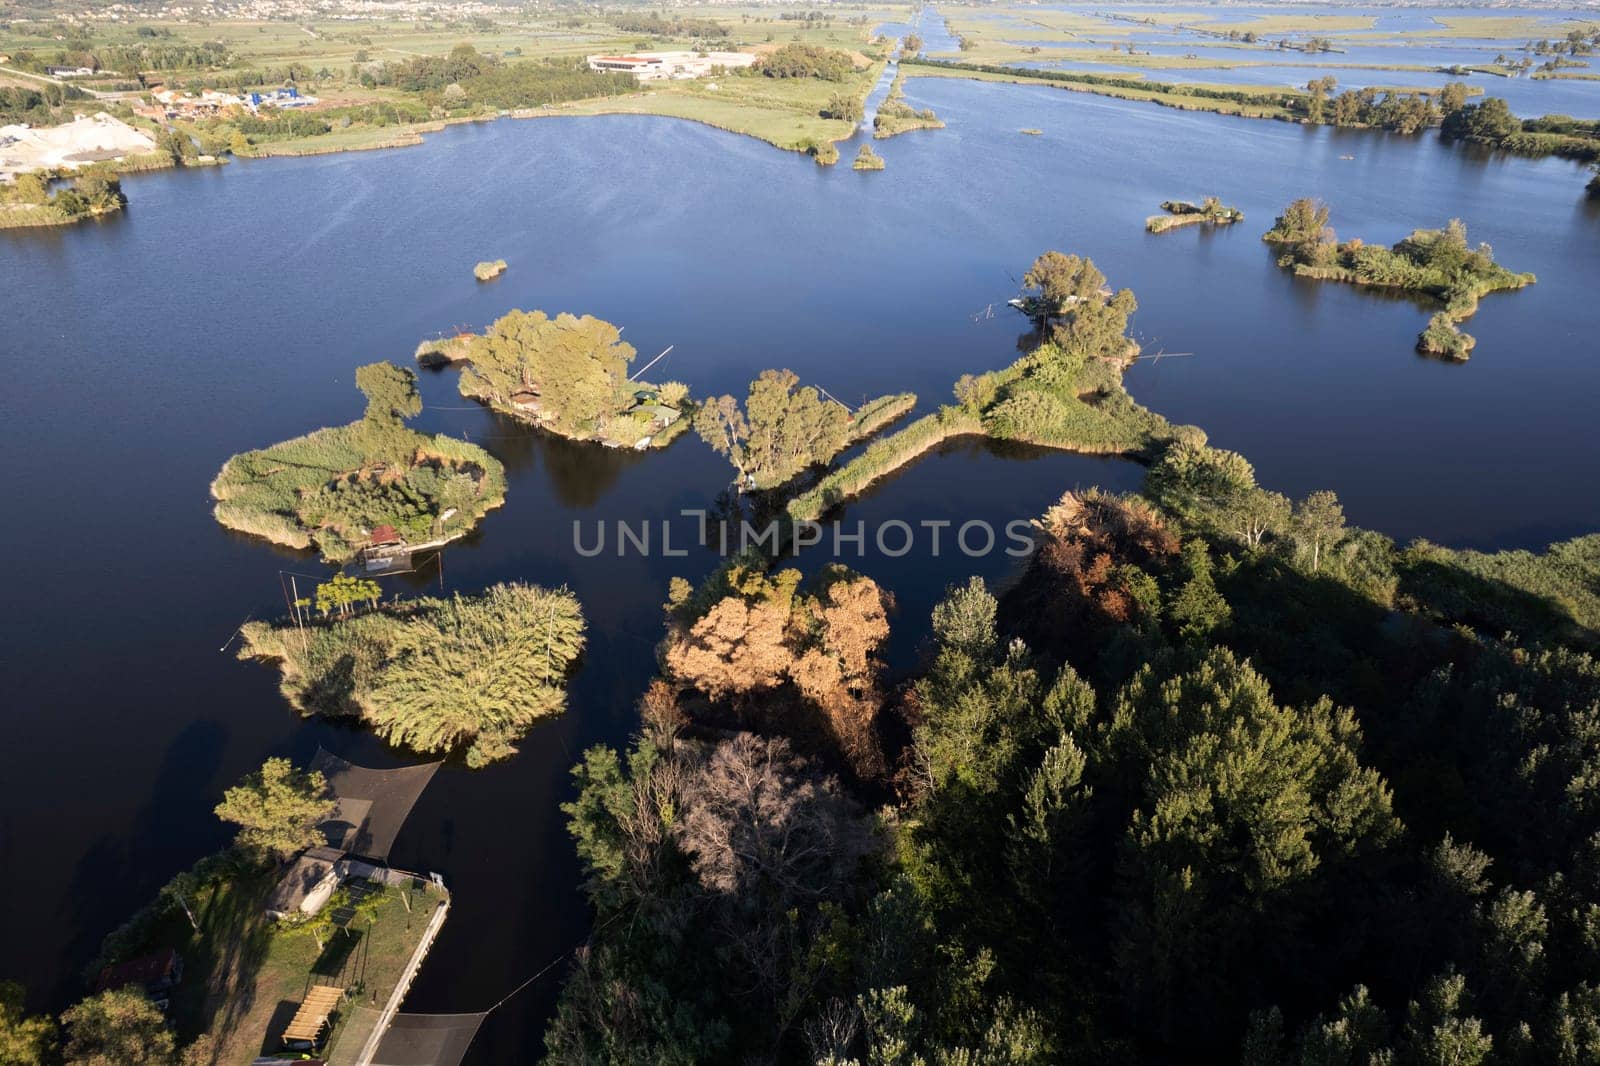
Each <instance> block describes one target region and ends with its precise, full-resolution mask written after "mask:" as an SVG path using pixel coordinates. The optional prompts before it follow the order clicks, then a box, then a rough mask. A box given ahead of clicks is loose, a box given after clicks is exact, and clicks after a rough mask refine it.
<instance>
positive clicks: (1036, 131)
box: [1017, 126, 1044, 137]
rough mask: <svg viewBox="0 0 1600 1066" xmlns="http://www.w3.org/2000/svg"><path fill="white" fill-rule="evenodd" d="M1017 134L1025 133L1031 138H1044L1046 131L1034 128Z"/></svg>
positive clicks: (1019, 131)
mask: <svg viewBox="0 0 1600 1066" xmlns="http://www.w3.org/2000/svg"><path fill="white" fill-rule="evenodd" d="M1017 132H1018V133H1025V134H1027V135H1028V136H1029V137H1042V136H1044V130H1041V129H1035V128H1034V127H1032V126H1030V127H1028V128H1027V129H1024V130H1018V131H1017Z"/></svg>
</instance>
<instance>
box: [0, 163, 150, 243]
mask: <svg viewBox="0 0 1600 1066" xmlns="http://www.w3.org/2000/svg"><path fill="white" fill-rule="evenodd" d="M51 178H52V175H50V174H43V173H38V172H30V173H27V174H20V175H18V176H17V179H16V180H15V181H13V182H9V183H0V229H25V228H28V227H32V226H70V225H72V224H73V223H74V222H83V221H85V220H87V219H91V218H100V217H103V216H105V215H109V214H113V213H114V212H117V211H121V210H122V208H123V207H124V206H125V205H126V204H127V202H128V198H127V197H126V196H124V195H123V193H122V183H121V182H120V181H119V180H118V179H117V175H116V173H115V172H114V171H112V170H111V169H109V168H107V167H89V168H86V169H84V170H80V171H77V172H76V173H75V174H74V175H73V176H72V179H71V183H70V184H68V185H66V186H64V187H62V188H59V189H55V190H53V191H52V189H51V188H50V181H51Z"/></svg>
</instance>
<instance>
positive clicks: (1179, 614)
mask: <svg viewBox="0 0 1600 1066" xmlns="http://www.w3.org/2000/svg"><path fill="white" fill-rule="evenodd" d="M1183 568H1184V579H1183V584H1182V585H1181V586H1180V587H1179V588H1178V590H1177V591H1176V592H1175V593H1173V594H1172V596H1171V597H1170V599H1169V602H1168V604H1167V617H1168V618H1169V619H1171V620H1172V621H1173V623H1174V624H1176V625H1177V627H1178V636H1179V637H1181V638H1183V639H1184V640H1189V641H1202V640H1204V639H1205V638H1206V637H1207V636H1209V635H1210V634H1211V633H1212V631H1213V630H1216V629H1220V628H1222V627H1223V626H1226V625H1227V624H1228V621H1229V619H1230V618H1231V617H1232V615H1233V612H1232V610H1231V609H1230V608H1229V607H1228V601H1227V600H1225V599H1223V598H1222V593H1220V592H1218V591H1217V585H1216V582H1215V581H1213V580H1212V577H1211V553H1210V552H1209V551H1208V550H1207V549H1206V546H1205V543H1204V542H1203V541H1200V540H1190V541H1188V542H1186V543H1185V544H1184V545H1183Z"/></svg>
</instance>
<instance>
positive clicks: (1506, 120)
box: [1439, 96, 1522, 144]
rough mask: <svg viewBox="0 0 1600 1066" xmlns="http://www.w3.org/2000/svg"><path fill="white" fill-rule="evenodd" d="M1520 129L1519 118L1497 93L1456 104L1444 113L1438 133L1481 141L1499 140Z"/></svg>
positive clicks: (1460, 138)
mask: <svg viewBox="0 0 1600 1066" xmlns="http://www.w3.org/2000/svg"><path fill="white" fill-rule="evenodd" d="M1521 132H1522V120H1521V119H1519V118H1518V117H1517V116H1516V115H1514V114H1512V113H1511V108H1510V106H1509V105H1508V104H1507V103H1506V102H1505V101H1504V100H1502V99H1500V98H1499V97H1498V96H1491V97H1489V98H1488V99H1487V100H1484V101H1482V102H1481V103H1476V104H1467V105H1466V106H1464V107H1460V108H1457V109H1456V110H1455V111H1454V112H1452V113H1450V114H1448V115H1446V116H1445V120H1444V124H1443V125H1441V126H1440V127H1439V133H1440V134H1441V135H1442V136H1444V137H1446V138H1449V139H1452V140H1464V141H1478V142H1480V143H1483V144H1499V143H1500V142H1501V141H1503V140H1505V139H1506V138H1507V137H1509V136H1511V135H1512V134H1514V133H1521Z"/></svg>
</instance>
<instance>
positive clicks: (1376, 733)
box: [547, 201, 1600, 1066]
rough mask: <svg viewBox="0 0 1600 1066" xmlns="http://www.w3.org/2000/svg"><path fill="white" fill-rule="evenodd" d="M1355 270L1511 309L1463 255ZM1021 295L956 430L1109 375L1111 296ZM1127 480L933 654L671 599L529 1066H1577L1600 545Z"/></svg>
mask: <svg viewBox="0 0 1600 1066" xmlns="http://www.w3.org/2000/svg"><path fill="white" fill-rule="evenodd" d="M1327 226H1328V215H1327V213H1326V210H1325V208H1324V207H1323V206H1322V205H1319V204H1316V203H1314V202H1312V201H1303V202H1298V203H1296V204H1294V205H1291V207H1290V208H1289V209H1288V210H1286V211H1285V213H1284V215H1283V216H1282V217H1281V218H1280V219H1279V221H1278V225H1277V226H1276V227H1275V230H1276V231H1277V233H1278V234H1279V235H1280V236H1281V237H1282V239H1284V240H1285V241H1286V242H1288V243H1289V244H1290V245H1291V247H1292V246H1293V245H1295V244H1298V243H1299V242H1320V241H1322V240H1324V239H1325V238H1326V239H1328V240H1331V239H1332V238H1331V235H1330V234H1329V233H1328V232H1327ZM1378 250H1379V251H1381V252H1382V253H1383V254H1384V256H1392V257H1394V258H1395V259H1396V260H1398V261H1400V262H1401V263H1403V264H1404V265H1405V268H1406V269H1407V270H1409V271H1412V272H1414V273H1415V275H1416V277H1418V278H1422V279H1424V280H1425V281H1426V282H1427V284H1428V285H1430V286H1433V285H1435V284H1436V283H1438V282H1440V280H1441V279H1444V280H1455V281H1460V280H1461V279H1470V278H1473V277H1477V276H1479V275H1482V274H1484V273H1485V272H1488V273H1492V272H1493V271H1494V270H1497V269H1500V268H1498V267H1494V266H1493V262H1492V259H1491V258H1490V257H1489V253H1488V251H1487V249H1474V248H1473V247H1472V246H1471V245H1470V244H1469V243H1468V242H1467V240H1466V234H1465V230H1464V227H1461V226H1459V225H1451V226H1448V227H1446V228H1444V229H1443V230H1438V231H1419V232H1418V233H1416V234H1413V235H1412V236H1411V237H1409V238H1407V239H1406V240H1404V241H1402V242H1400V244H1398V245H1397V246H1396V247H1395V248H1392V249H1378ZM1356 251H1359V249H1356ZM1025 284H1026V285H1027V286H1029V287H1030V289H1031V290H1032V295H1031V297H1030V298H1031V299H1032V300H1033V301H1034V302H1033V303H1032V304H1031V305H1028V306H1029V309H1030V310H1031V311H1032V312H1034V313H1035V314H1036V315H1037V316H1038V319H1039V321H1040V323H1041V325H1044V326H1047V327H1049V329H1050V332H1049V333H1047V334H1045V335H1044V336H1042V337H1039V338H1037V339H1036V340H1037V343H1038V344H1039V346H1038V347H1037V348H1036V349H1035V350H1034V351H1033V352H1031V353H1030V354H1029V355H1027V356H1025V357H1024V359H1023V360H1022V361H1020V365H1021V366H1022V367H1023V370H1022V371H1021V372H1020V376H1018V372H1017V371H1016V370H1015V369H1012V370H1008V371H1005V372H997V373H998V374H1000V375H1001V380H1002V381H1004V382H1005V384H1000V385H997V384H995V383H993V382H986V381H985V380H984V379H981V378H972V379H968V380H965V381H964V382H963V384H962V385H961V387H959V388H958V398H959V399H961V403H962V406H961V407H959V408H956V409H952V410H954V411H955V412H956V413H955V414H952V415H950V416H949V417H951V418H953V419H959V418H961V417H963V415H962V414H961V412H963V411H965V412H967V415H966V416H965V417H971V416H972V415H976V416H978V421H977V422H976V423H975V424H976V425H978V426H982V425H983V424H984V421H985V420H986V419H987V418H989V417H990V416H989V415H988V414H985V412H990V411H994V410H996V406H995V405H996V402H997V398H998V396H1001V395H1004V394H1005V392H1004V391H1003V390H1007V389H1015V388H1017V386H1018V384H1020V383H1024V382H1027V381H1029V380H1030V379H1031V378H1032V377H1033V376H1043V377H1045V378H1047V379H1048V378H1053V377H1056V376H1058V375H1059V374H1060V371H1058V370H1055V369H1053V368H1055V367H1057V366H1060V365H1061V364H1062V363H1063V362H1067V363H1071V364H1077V365H1084V364H1085V363H1087V364H1089V365H1099V366H1103V367H1107V368H1112V369H1113V370H1114V368H1115V367H1117V366H1119V365H1121V364H1120V360H1121V358H1122V345H1123V344H1124V343H1126V341H1125V338H1124V337H1122V335H1121V334H1118V333H1115V332H1112V331H1110V330H1104V329H1101V328H1099V325H1098V320H1099V319H1100V318H1101V317H1102V316H1103V315H1107V314H1110V315H1113V316H1114V315H1116V310H1115V308H1114V306H1113V305H1114V303H1115V295H1114V294H1113V293H1111V292H1110V290H1109V288H1108V287H1107V286H1106V284H1105V279H1104V277H1103V275H1101V274H1100V272H1099V271H1098V270H1096V269H1094V268H1093V264H1092V263H1089V262H1087V261H1086V260H1082V259H1080V258H1077V257H1070V256H1066V255H1052V256H1046V257H1041V259H1040V261H1039V262H1038V263H1036V264H1035V268H1034V269H1033V270H1032V271H1030V272H1029V277H1028V278H1027V279H1025ZM1130 299H1131V296H1130ZM1079 307H1085V308H1092V309H1094V310H1091V312H1090V314H1089V316H1088V318H1089V322H1088V323H1085V324H1084V325H1083V326H1082V327H1075V326H1074V325H1073V320H1072V318H1071V317H1070V316H1071V314H1072V312H1073V311H1074V310H1075V309H1077V308H1079ZM1063 325H1065V326H1066V328H1065V329H1064V330H1063V329H1062V328H1061V327H1062V326H1063ZM1073 345H1077V347H1076V349H1074V348H1073V347H1072V346H1073ZM987 377H992V375H990V376H987ZM1026 391H1027V390H1023V392H1021V393H1017V394H1016V395H1025V394H1026ZM939 417H940V418H943V417H944V415H943V414H941V415H940V416H939ZM920 425H921V424H920V423H919V424H917V425H916V426H913V427H909V428H908V429H907V430H906V431H905V432H906V434H908V435H918V434H921V433H922V432H923V431H922V430H921V429H920V428H919V427H920ZM893 442H894V438H890V439H889V440H888V441H885V442H883V444H884V445H890V444H892V443H893ZM875 447H876V446H875ZM1145 447H1146V449H1147V450H1146V452H1145V454H1146V456H1147V457H1148V460H1149V462H1150V463H1151V466H1150V469H1149V473H1148V476H1147V478H1146V482H1145V485H1144V488H1143V490H1142V492H1140V493H1139V494H1136V495H1114V494H1109V493H1104V492H1100V491H1098V490H1083V491H1073V492H1068V493H1066V494H1065V495H1063V496H1062V497H1061V499H1060V500H1059V501H1058V502H1057V504H1055V505H1054V506H1053V507H1051V508H1050V509H1049V510H1048V511H1047V512H1046V513H1045V514H1043V515H1041V516H1040V517H1039V519H1038V521H1037V522H1036V524H1035V543H1036V548H1035V551H1034V552H1033V554H1032V555H1031V556H1030V558H1029V560H1028V563H1027V565H1026V568H1025V570H1024V571H1023V572H1022V573H1021V574H1020V575H1019V576H1018V577H1017V578H1016V579H1015V580H1014V581H1013V582H1009V583H1008V584H1007V586H1006V588H1005V590H1004V592H1003V593H1001V594H998V595H997V594H996V593H994V592H991V591H990V589H989V588H987V587H986V586H985V584H984V583H983V582H982V581H980V580H978V579H973V580H972V581H970V582H967V583H964V584H961V585H958V586H955V587H952V588H951V589H950V590H948V592H947V594H946V596H945V598H944V600H943V601H942V602H941V603H940V604H939V605H938V606H937V607H936V608H935V610H934V612H933V614H932V617H931V619H924V618H904V617H896V616H895V615H894V614H893V613H892V611H890V610H888V609H887V608H888V605H889V604H890V603H891V595H892V590H890V589H887V588H882V587H880V586H878V585H876V583H874V582H872V581H870V580H869V579H867V578H864V577H861V576H858V575H853V574H850V573H849V572H847V571H841V570H836V569H831V570H828V571H826V572H825V573H824V574H823V575H821V576H820V577H819V578H818V579H817V580H815V581H814V582H813V583H811V584H806V583H804V582H803V581H802V580H801V578H800V575H799V574H798V573H795V572H793V571H785V570H774V569H772V568H771V566H770V565H769V564H768V563H767V562H766V561H764V560H762V559H760V558H753V557H752V558H744V559H741V560H738V561H736V562H734V563H732V564H730V565H729V566H727V567H725V568H723V569H722V570H719V571H718V572H717V573H716V574H714V575H712V577H711V578H710V579H708V580H707V581H706V582H705V583H703V584H702V585H701V586H700V587H698V588H695V587H693V586H691V585H690V584H689V583H688V582H686V581H675V582H674V585H673V589H672V593H671V596H670V599H669V604H668V617H667V623H666V638H665V640H664V642H663V644H662V645H661V649H660V654H659V657H658V662H659V665H660V669H661V673H660V677H659V678H658V679H657V680H656V681H655V682H654V683H653V684H652V685H651V686H650V688H649V689H648V690H647V691H646V693H645V694H644V696H643V698H642V699H641V701H640V733H639V735H638V737H637V738H636V739H635V741H634V743H633V744H632V746H631V747H630V748H629V750H628V751H626V752H622V753H619V752H615V751H611V750H608V749H604V748H600V749H595V750H593V751H591V752H590V753H588V755H587V756H586V758H585V760H584V762H583V763H582V764H580V765H579V767H578V768H577V769H576V770H575V774H576V779H577V783H578V786H579V790H580V791H579V796H578V798H577V799H576V800H575V801H574V802H573V803H572V804H570V805H569V806H568V808H567V810H568V814H569V817H570V819H571V829H572V832H573V834H574V837H575V839H576V840H577V843H578V849H579V854H580V856H581V857H582V858H583V860H584V862H585V865H586V868H587V870H588V884H587V888H588V892H589V895H590V899H591V901H592V903H593V905H594V907H595V910H596V919H597V920H596V932H595V934H594V935H593V937H592V938H591V941H590V944H589V946H588V948H587V949H585V951H583V952H582V953H580V956H579V959H578V962H577V964H576V966H575V969H574V972H573V974H572V976H571V978H570V980H569V982H568V985H567V987H566V990H565V992H564V995H563V998H562V1002H561V1007H560V1010H559V1013H558V1017H557V1020H556V1023H555V1024H554V1026H553V1027H552V1029H551V1030H550V1032H549V1035H548V1038H547V1043H548V1050H549V1061H552V1062H574V1061H639V1062H643V1061H651V1062H702V1061H733V1060H760V1061H774V1062H793V1063H811V1064H815V1063H832V1064H843V1063H859V1064H874V1066H877V1064H882V1066H888V1064H901V1063H912V1062H921V1063H956V1062H993V1063H1039V1064H1044V1063H1062V1062H1066V1063H1076V1062H1082V1063H1099V1062H1108V1061H1118V1062H1152V1063H1156V1062H1174V1061H1216V1062H1240V1063H1247V1064H1250V1066H1314V1064H1315V1066H1323V1064H1327V1063H1350V1064H1357V1063H1360V1064H1368V1066H1370V1064H1373V1063H1394V1064H1404V1066H1444V1064H1452V1066H1453V1064H1481V1066H1496V1064H1506V1066H1524V1064H1526V1066H1533V1064H1535V1063H1541V1064H1542V1063H1574V1064H1576V1063H1582V1062H1588V1061H1593V1060H1595V1058H1596V1057H1597V1056H1600V939H1596V938H1595V937H1594V936H1593V935H1592V930H1591V926H1592V924H1593V918H1592V916H1593V915H1594V914H1596V913H1600V876H1597V873H1596V871H1600V862H1597V856H1600V801H1597V800H1596V798H1595V795H1600V793H1596V788H1595V786H1594V784H1593V782H1595V781H1600V755H1597V752H1600V744H1597V743H1596V734H1595V729H1594V722H1595V721H1596V720H1600V665H1597V663H1596V661H1595V660H1594V659H1593V658H1592V657H1591V656H1592V654H1593V652H1594V650H1595V649H1596V647H1597V646H1600V598H1597V596H1596V595H1595V594H1594V591H1593V590H1594V588H1595V587H1597V586H1596V582H1597V580H1600V537H1587V538H1581V539H1579V540H1577V541H1573V542H1569V543H1567V544H1562V545H1556V546H1553V547H1552V548H1551V549H1550V551H1548V552H1546V553H1543V554H1538V555H1535V554H1531V553H1516V552H1511V553H1501V554H1498V555H1484V554H1479V553H1471V552H1453V551H1449V550H1446V549H1442V548H1438V547H1435V546H1433V545H1429V544H1426V543H1422V542H1418V543H1415V544H1412V545H1410V546H1406V547H1402V546H1399V545H1396V544H1395V543H1394V542H1392V541H1391V540H1389V539H1388V538H1386V537H1383V536H1381V535H1379V534H1376V533H1372V532H1370V531H1367V530H1362V529H1359V528H1354V527H1352V526H1350V525H1349V524H1348V523H1347V522H1346V520H1345V516H1344V511H1343V508H1342V506H1341V505H1340V502H1339V500H1338V498H1337V497H1336V496H1335V495H1334V494H1333V493H1331V492H1325V491H1322V492H1312V493H1309V494H1308V495H1306V496H1305V497H1304V498H1302V499H1298V500H1293V499H1290V498H1288V497H1286V496H1284V495H1282V494H1280V493H1277V492H1275V491H1273V490H1271V489H1270V488H1267V487H1264V486H1262V485H1260V484H1258V483H1257V481H1256V477H1255V472H1254V470H1253V469H1252V467H1251V464H1250V463H1249V462H1248V460H1247V459H1245V458H1244V457H1243V456H1240V455H1238V454H1236V453H1233V452H1228V451H1224V450H1221V449H1217V448H1214V447H1211V446H1209V445H1208V444H1207V443H1206V442H1205V438H1204V435H1203V434H1200V433H1198V432H1189V431H1182V432H1180V431H1176V430H1174V429H1171V428H1169V429H1168V430H1166V431H1165V432H1164V433H1163V434H1162V435H1160V436H1156V437H1152V438H1150V439H1149V441H1148V443H1147V444H1146V445H1145ZM870 452H871V449H869V454H870ZM826 481H827V479H824V483H826ZM890 625H894V626H896V627H899V626H910V627H913V632H914V633H916V634H917V635H918V636H920V637H923V638H924V643H923V648H924V652H923V655H922V657H921V660H920V662H919V665H918V666H917V668H916V670H915V671H914V672H913V674H912V676H910V677H908V678H905V679H891V678H888V677H886V676H885V674H884V672H883V669H882V666H881V665H880V664H879V663H878V662H877V659H876V651H875V649H876V648H878V647H880V646H881V644H882V642H883V641H884V640H885V639H886V637H887V634H888V632H889V627H890ZM1592 793H1594V794H1595V795H1591V794H1592ZM624 918H626V922H623V921H622V919H624ZM624 929H625V931H622V930H624Z"/></svg>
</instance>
